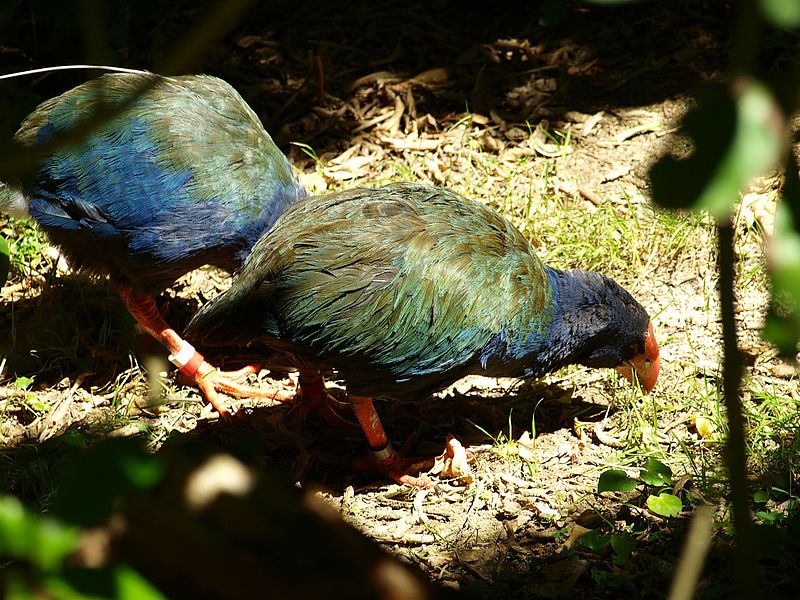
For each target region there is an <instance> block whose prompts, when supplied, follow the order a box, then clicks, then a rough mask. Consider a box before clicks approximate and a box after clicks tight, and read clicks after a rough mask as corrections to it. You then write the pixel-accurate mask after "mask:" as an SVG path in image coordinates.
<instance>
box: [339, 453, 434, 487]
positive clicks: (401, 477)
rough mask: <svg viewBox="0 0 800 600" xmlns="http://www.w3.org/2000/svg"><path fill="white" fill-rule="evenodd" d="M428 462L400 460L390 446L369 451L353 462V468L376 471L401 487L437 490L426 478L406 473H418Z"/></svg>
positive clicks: (408, 459)
mask: <svg viewBox="0 0 800 600" xmlns="http://www.w3.org/2000/svg"><path fill="white" fill-rule="evenodd" d="M428 462H429V461H422V462H420V461H419V460H417V459H411V458H402V457H401V456H400V455H399V454H398V453H397V451H396V450H395V449H394V448H393V447H392V445H391V444H389V445H387V446H386V447H385V448H382V449H380V450H370V453H369V455H368V456H365V457H362V458H360V459H357V460H356V461H355V464H354V466H355V467H356V468H357V469H359V470H371V469H376V470H378V471H380V472H381V473H383V474H384V475H386V477H389V478H390V479H393V480H394V481H396V482H397V483H400V484H402V485H410V486H412V487H418V488H424V489H437V487H436V484H434V482H433V481H431V480H430V479H429V478H428V477H424V476H423V477H414V476H413V475H409V474H408V473H407V472H406V471H419V470H420V468H421V467H424V465H425V464H426V463H428Z"/></svg>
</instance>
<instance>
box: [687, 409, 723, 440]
mask: <svg viewBox="0 0 800 600" xmlns="http://www.w3.org/2000/svg"><path fill="white" fill-rule="evenodd" d="M692 423H694V428H695V429H696V430H697V433H698V434H700V437H701V438H703V439H704V440H710V439H714V438H715V437H716V435H717V428H716V426H715V425H714V423H713V422H712V421H711V419H708V418H706V417H703V416H701V415H692Z"/></svg>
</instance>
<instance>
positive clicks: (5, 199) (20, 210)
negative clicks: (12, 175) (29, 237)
mask: <svg viewBox="0 0 800 600" xmlns="http://www.w3.org/2000/svg"><path fill="white" fill-rule="evenodd" d="M0 213H2V214H6V215H11V216H12V217H16V218H18V219H27V218H28V217H30V213H29V212H28V201H27V199H26V198H25V194H24V193H23V192H22V188H20V187H19V186H18V185H15V184H13V183H5V182H3V181H0Z"/></svg>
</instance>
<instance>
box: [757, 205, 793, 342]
mask: <svg viewBox="0 0 800 600" xmlns="http://www.w3.org/2000/svg"><path fill="white" fill-rule="evenodd" d="M769 267H770V276H771V277H772V298H771V300H770V307H769V313H768V314H767V320H766V324H765V326H764V335H765V337H766V338H767V339H768V340H769V341H770V342H772V343H773V344H775V345H776V346H777V347H778V349H779V350H780V352H781V354H783V355H784V356H794V354H795V353H796V351H797V340H798V339H800V306H798V304H800V233H798V232H797V228H796V226H795V223H794V217H793V215H792V211H791V208H790V207H789V206H788V204H787V202H786V201H783V202H781V203H780V204H779V205H778V209H777V211H776V213H775V233H774V235H773V237H772V240H771V241H770V246H769Z"/></svg>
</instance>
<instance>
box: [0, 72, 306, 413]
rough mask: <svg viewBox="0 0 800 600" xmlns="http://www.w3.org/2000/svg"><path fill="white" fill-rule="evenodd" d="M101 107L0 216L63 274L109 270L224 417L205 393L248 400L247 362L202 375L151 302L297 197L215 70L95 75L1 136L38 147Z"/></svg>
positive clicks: (280, 161) (283, 163)
mask: <svg viewBox="0 0 800 600" xmlns="http://www.w3.org/2000/svg"><path fill="white" fill-rule="evenodd" d="M137 94H140V95H139V96H138V97H136V95H137ZM109 106H111V107H116V108H117V111H116V114H113V115H112V116H111V117H110V118H109V119H108V120H106V121H104V122H100V123H99V125H98V126H97V127H96V128H95V129H93V130H91V132H90V133H89V134H88V136H87V137H86V139H84V140H83V141H81V142H79V143H77V144H75V143H73V144H71V145H66V146H64V145H62V146H61V147H56V148H55V149H54V150H53V151H52V152H51V153H49V154H47V155H45V156H44V158H43V159H42V161H41V163H40V165H39V166H38V168H37V170H36V172H35V174H34V176H33V177H32V178H31V179H30V180H29V181H25V182H24V183H22V182H7V183H6V184H0V212H7V213H10V214H12V215H15V216H18V217H27V216H31V217H33V218H34V219H35V220H36V221H37V222H38V223H39V225H40V226H41V227H42V228H43V229H44V230H45V231H46V232H47V234H48V236H49V237H50V239H51V241H52V242H53V243H54V244H56V245H57V246H58V247H59V248H60V249H61V251H62V252H63V254H64V255H65V256H66V258H67V259H68V261H69V263H70V265H71V266H72V267H73V268H76V269H81V270H85V271H87V272H91V273H94V274H99V275H108V276H110V278H111V280H112V281H113V282H114V283H115V284H116V286H117V287H118V290H119V293H120V296H121V297H122V299H123V301H124V303H125V304H126V306H127V308H128V309H129V310H130V312H131V313H132V314H133V316H134V317H135V318H136V320H137V321H138V322H139V324H140V325H141V326H142V328H143V329H144V330H145V331H147V332H148V333H149V334H150V335H152V336H153V337H155V338H156V339H158V340H159V341H160V342H161V343H162V344H163V345H164V346H165V347H166V348H167V349H168V350H169V352H170V353H171V356H170V360H172V362H174V363H175V364H176V365H177V366H178V368H179V369H180V371H181V372H182V373H183V374H184V375H186V376H188V377H189V378H190V379H192V380H193V381H195V382H196V383H197V384H198V385H199V387H200V389H201V390H202V391H203V393H204V394H205V396H206V398H207V399H208V400H209V401H210V402H211V403H212V404H213V405H214V406H215V407H216V408H217V409H218V410H219V411H220V414H226V413H227V411H226V410H225V408H224V407H223V406H222V404H221V402H220V399H219V396H218V395H217V390H221V391H225V392H228V393H231V394H235V395H252V394H256V395H257V394H259V392H258V390H256V389H255V388H250V387H246V386H243V385H240V382H239V380H240V375H241V374H242V373H243V372H246V370H244V371H243V372H236V373H227V374H226V373H222V372H220V371H217V370H216V369H214V368H213V367H212V366H211V365H210V364H209V363H208V362H206V361H205V360H204V359H203V357H202V356H201V355H200V354H199V353H198V352H197V351H195V350H194V348H193V347H192V346H191V345H190V344H189V343H188V342H186V341H185V340H183V339H182V338H181V337H180V336H179V335H178V334H177V333H176V332H175V331H174V330H173V329H172V328H170V327H169V326H168V325H167V324H166V323H165V322H164V321H163V319H162V318H161V316H160V315H159V313H158V311H157V309H156V305H155V302H154V299H153V297H154V295H156V294H158V293H160V292H161V291H163V290H164V289H165V288H167V287H168V286H170V285H171V284H172V283H174V282H175V280H176V279H178V278H179V277H180V276H182V275H184V274H185V273H187V272H189V271H191V270H193V269H196V268H197V267H200V266H202V265H205V264H213V265H217V266H219V267H222V268H225V269H228V270H234V269H237V268H239V267H240V266H241V264H242V262H243V261H244V258H245V257H246V256H247V254H248V253H249V251H250V248H251V247H252V245H253V244H254V243H255V242H256V240H257V239H258V238H259V237H260V236H261V234H262V233H264V232H265V231H267V230H268V229H269V228H270V227H271V226H272V224H273V223H274V221H275V219H276V218H277V217H278V216H279V215H280V214H281V213H282V212H283V211H284V210H286V208H287V207H288V206H289V205H291V203H292V202H294V201H295V200H296V199H297V198H299V197H303V196H305V195H306V193H305V191H304V190H303V188H302V187H301V186H300V184H299V182H298V181H297V180H296V178H295V176H294V174H293V173H292V168H291V166H290V164H289V162H288V160H287V159H286V157H285V156H284V155H283V154H282V153H281V152H280V150H279V149H278V148H277V147H276V146H275V144H274V143H273V141H272V139H271V138H270V136H269V134H268V133H267V132H266V131H265V130H264V127H263V126H262V124H261V122H260V121H259V119H258V117H257V116H256V114H255V113H254V112H253V111H252V110H251V109H250V107H249V106H248V105H247V103H246V102H245V101H244V100H243V99H242V97H241V96H240V95H239V94H238V93H237V92H236V91H235V90H234V89H233V88H232V87H231V86H230V85H228V84H227V83H225V82H224V81H222V80H220V79H217V78H215V77H208V76H184V77H161V76H157V75H153V74H150V73H114V74H109V75H105V76H103V77H100V78H98V79H95V80H93V81H89V82H87V83H84V84H82V85H79V86H78V87H76V88H74V89H72V90H69V91H68V92H65V93H64V94H62V95H60V96H58V97H56V98H52V99H50V100H47V101H46V102H44V103H42V104H41V105H40V106H39V107H37V108H36V110H35V111H34V112H33V113H31V114H30V115H29V116H28V117H27V118H26V119H25V121H24V122H23V123H22V126H21V127H20V129H19V131H18V132H17V134H16V135H15V138H14V139H15V141H16V142H17V143H18V144H19V145H20V146H22V147H25V148H34V147H40V146H42V145H43V144H47V143H48V142H50V141H52V140H54V139H56V138H57V136H59V135H60V134H63V133H65V132H69V131H70V130H72V129H74V128H75V127H76V126H79V125H80V124H81V123H82V121H83V120H84V119H87V118H89V117H91V116H92V115H93V114H95V113H97V112H98V111H100V110H101V109H106V110H107V109H108V107H109ZM266 395H269V396H272V393H269V394H266Z"/></svg>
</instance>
